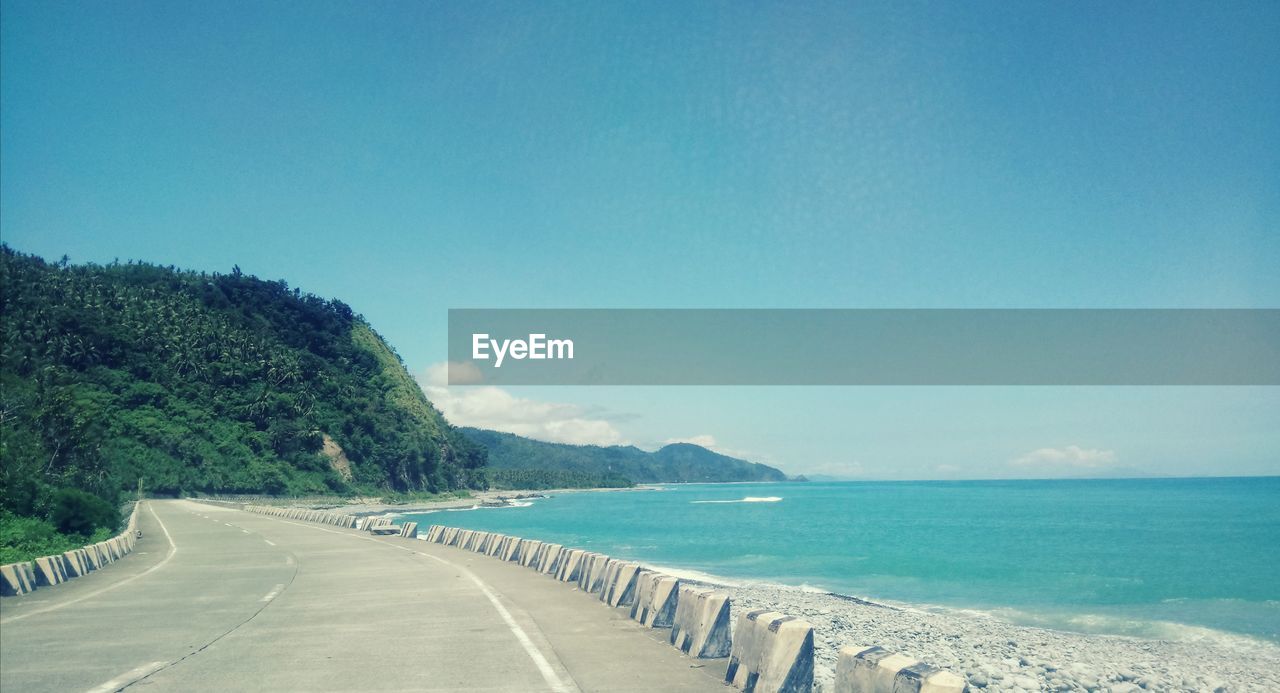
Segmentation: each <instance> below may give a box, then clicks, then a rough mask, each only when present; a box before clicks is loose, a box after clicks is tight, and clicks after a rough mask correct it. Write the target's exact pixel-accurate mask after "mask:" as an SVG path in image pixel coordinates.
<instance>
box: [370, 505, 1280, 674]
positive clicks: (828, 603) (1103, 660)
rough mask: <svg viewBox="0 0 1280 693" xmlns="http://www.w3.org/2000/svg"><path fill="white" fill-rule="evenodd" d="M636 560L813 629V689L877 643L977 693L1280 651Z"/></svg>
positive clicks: (1195, 669) (1243, 641) (1238, 639)
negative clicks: (850, 652)
mask: <svg viewBox="0 0 1280 693" xmlns="http://www.w3.org/2000/svg"><path fill="white" fill-rule="evenodd" d="M664 486H665V485H664ZM639 490H654V487H653V486H649V487H636V488H629V489H555V490H547V491H488V492H483V493H477V494H476V495H475V497H473V498H468V499H459V500H453V501H442V502H439V503H419V504H406V505H403V506H395V505H387V504H367V505H365V506H358V505H347V506H345V507H346V510H347V512H355V511H357V510H361V511H364V512H363V514H392V515H407V514H418V513H431V512H434V511H445V510H460V509H465V508H472V507H474V506H476V505H478V504H480V503H482V502H483V501H484V500H487V499H496V498H497V497H499V496H503V497H508V498H511V497H514V496H516V495H525V496H529V495H534V496H552V495H559V494H563V493H587V492H593V493H594V492H600V491H639ZM432 524H446V525H448V524H452V523H448V522H444V521H436V522H433V523H432ZM640 562H641V563H643V564H645V565H647V566H649V567H651V568H653V569H655V570H658V571H660V572H664V573H667V574H670V575H672V576H674V577H678V578H680V579H681V580H682V581H687V582H692V583H698V584H703V585H708V586H713V587H716V588H717V589H720V590H723V591H725V592H727V593H729V595H730V603H731V612H732V613H731V618H733V619H736V618H737V617H738V616H739V615H741V614H743V613H746V612H747V611H750V610H753V609H762V608H765V609H770V610H774V611H780V612H782V613H785V614H787V615H788V616H795V617H797V618H802V619H805V620H807V621H809V622H810V623H811V624H812V625H813V627H814V640H815V646H816V652H815V663H814V666H815V671H814V682H815V691H823V690H828V689H829V688H830V684H831V682H832V680H833V679H834V670H835V662H836V656H837V654H838V651H839V649H840V648H841V647H843V646H848V645H865V646H871V645H879V646H881V647H885V648H886V649H889V650H891V651H896V652H901V653H904V654H907V655H910V656H913V657H916V658H918V659H920V660H922V661H925V662H928V663H929V664H932V665H934V666H937V667H940V668H943V669H946V670H950V671H952V672H954V673H956V674H959V675H962V676H965V677H966V678H967V679H968V680H969V682H970V689H971V690H972V691H975V692H976V691H992V692H993V693H1017V692H1019V691H1098V692H1108V691H1110V692H1113V693H1136V692H1137V691H1142V690H1162V691H1163V690H1171V691H1196V692H1199V691H1212V692H1215V693H1216V692H1218V691H1223V692H1224V693H1225V692H1226V691H1260V692H1261V691H1275V690H1280V644H1277V643H1274V642H1271V641H1268V640H1263V639H1261V638H1257V637H1254V636H1249V635H1243V634H1236V633H1231V632H1228V631H1220V630H1215V629H1212V628H1208V627H1203V626H1193V625H1188V624H1175V625H1177V626H1180V627H1182V626H1185V627H1186V628H1187V629H1188V633H1189V634H1190V635H1189V637H1186V638H1179V639H1176V640H1161V639H1152V638H1147V637H1143V636H1137V635H1109V634H1104V633H1087V632H1077V631H1068V630H1058V629H1054V628H1052V627H1044V626H1036V625H1021V624H1018V623H1014V622H1012V621H1009V620H1005V619H1004V618H1002V617H1000V616H999V615H996V614H993V613H990V612H986V611H980V610H967V609H962V608H955V607H946V606H940V605H927V604H910V603H896V602H893V601H890V600H884V601H874V600H871V599H866V598H863V597H859V596H856V595H845V594H841V593H838V592H833V591H830V590H825V589H821V588H814V587H806V586H795V585H786V584H774V583H768V582H761V581H755V580H752V579H745V580H739V579H735V578H731V577H725V576H719V575H712V574H708V573H704V572H700V571H695V570H686V569H682V568H680V567H678V566H666V565H659V564H654V563H650V562H648V561H643V560H641V561H640ZM1170 623H1172V622H1170ZM1197 632H1198V633H1199V634H1197Z"/></svg>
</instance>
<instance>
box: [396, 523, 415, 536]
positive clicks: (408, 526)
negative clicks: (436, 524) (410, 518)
mask: <svg viewBox="0 0 1280 693" xmlns="http://www.w3.org/2000/svg"><path fill="white" fill-rule="evenodd" d="M400 536H402V537H404V538H406V539H417V538H418V523H417V522H406V523H404V524H403V525H400Z"/></svg>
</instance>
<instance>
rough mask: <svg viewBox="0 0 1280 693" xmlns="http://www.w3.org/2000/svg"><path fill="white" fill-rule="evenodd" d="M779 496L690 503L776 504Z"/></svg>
mask: <svg viewBox="0 0 1280 693" xmlns="http://www.w3.org/2000/svg"><path fill="white" fill-rule="evenodd" d="M780 500H782V497H781V496H747V497H746V498H739V499H738V500H696V501H689V502H690V503H777V502H778V501H780Z"/></svg>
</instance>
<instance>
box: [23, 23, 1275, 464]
mask: <svg viewBox="0 0 1280 693" xmlns="http://www.w3.org/2000/svg"><path fill="white" fill-rule="evenodd" d="M0 32H2V35H0V73H2V74H0V236H3V238H4V240H5V242H7V243H9V244H10V245H11V246H13V247H15V248H17V249H19V250H23V251H27V252H34V253H38V254H42V255H45V256H51V257H58V256H61V255H62V254H64V253H65V254H68V255H70V256H71V257H72V259H73V260H75V261H98V262H105V261H110V260H111V259H113V258H120V259H128V258H139V259H146V260H151V261H155V262H160V263H162V264H170V263H172V264H176V265H179V266H183V267H190V268H196V269H208V270H220V271H228V270H229V269H230V268H231V267H232V266H233V265H236V264H238V265H240V267H242V268H243V269H244V270H245V271H246V272H251V273H254V274H257V275H259V276H263V277H267V278H284V279H287V280H288V281H289V282H290V283H291V284H292V285H295V286H300V287H302V288H304V289H306V290H308V291H312V292H314V293H317V294H321V295H324V296H337V297H341V298H342V299H343V300H345V301H347V302H348V303H350V304H351V305H352V306H354V307H355V308H356V309H357V310H358V311H360V312H362V313H363V314H364V315H365V316H366V317H368V318H369V320H370V321H371V322H372V323H373V325H374V326H375V327H376V328H377V329H378V330H379V331H380V332H381V333H382V334H383V335H384V336H386V337H387V338H388V339H389V340H390V341H391V342H392V344H393V345H394V346H395V347H396V349H397V350H398V351H399V352H400V354H401V355H402V356H403V357H404V359H405V361H406V363H407V364H408V365H409V367H410V368H411V369H413V370H414V371H415V372H416V373H419V374H421V375H422V377H423V380H424V382H427V383H428V385H429V386H430V382H429V377H428V376H427V372H428V370H429V369H430V368H431V366H432V365H433V364H436V363H438V362H440V361H442V360H443V359H444V357H445V354H444V352H445V339H444V330H445V311H446V309H448V308H451V307H780V308H785V307H961V308H971V307H1100V308H1105V307H1277V306H1278V305H1280V279H1277V273H1276V272H1275V269H1274V268H1275V267H1280V234H1278V233H1277V231H1278V230H1280V47H1277V42H1275V41H1274V36H1276V35H1280V6H1277V5H1276V4H1275V3H1272V2H1259V3H1248V2H1232V3H1177V2H1136V3H1101V2H1099V3H1031V2H1027V3H958V2H956V3H924V4H912V3H903V2H894V3H871V2H866V3H863V2H860V3H831V4H824V3H811V4H804V5H799V4H795V3H785V4H784V3H778V4H765V3H696V4H687V6H677V5H676V4H675V3H671V4H668V5H667V6H663V5H657V4H638V3H637V4H623V3H565V4H561V3H539V4H537V5H536V6H535V5H533V4H530V3H509V4H485V3H453V4H443V3H427V2H420V3H407V2H405V3H394V2H384V3H333V4H325V3H319V2H306V3H285V2H273V3H247V2H245V3H238V2H225V3H212V4H204V5H194V4H175V3H158V2H118V3H78V4H71V3H37V2H4V3H3V12H2V15H0ZM1079 338H1081V339H1087V335H1080V336H1079ZM431 392H432V394H433V396H434V397H435V398H436V399H437V401H438V403H439V404H441V406H442V407H443V408H445V409H446V411H447V412H448V413H449V414H450V416H451V418H453V419H455V420H456V421H458V422H460V423H481V424H488V425H493V426H497V427H502V428H506V429H508V430H517V431H520V432H525V433H530V434H533V435H538V436H540V437H544V438H552V439H560V440H574V441H597V442H608V441H616V442H633V443H637V444H640V445H643V446H649V447H652V446H654V445H658V444H661V443H662V442H664V441H666V440H669V439H682V438H684V439H690V438H694V439H698V440H703V441H708V442H710V440H712V439H714V441H715V445H716V447H718V448H720V449H723V450H728V451H733V452H740V453H743V454H746V455H749V456H751V457H752V458H753V459H762V460H766V461H771V462H774V463H776V464H778V465H779V466H781V467H783V468H784V469H787V470H788V471H794V472H800V471H821V472H826V473H839V474H853V475H859V476H872V477H894V478H903V477H907V478H918V477H954V476H961V477H965V476H1036V475H1059V474H1063V475H1075V474H1115V473H1124V472H1126V471H1130V470H1131V471H1133V472H1135V473H1173V474H1192V473H1202V474H1208V473H1280V440H1277V435H1276V434H1275V432H1274V431H1275V430H1277V428H1280V427H1278V426H1277V425H1276V424H1277V422H1278V421H1280V394H1277V393H1276V392H1275V389H1274V388H1238V389H1230V388H1165V389H1159V388H1154V389H1143V388H1021V389H1016V388H1008V389H1006V388H972V389H962V388H952V389H947V388H914V389H912V388H863V389H858V388H705V389H691V388H610V389H604V388H593V389H588V388H521V389H511V390H508V391H494V390H484V389H474V388H473V389H460V388H454V389H452V390H447V391H446V390H441V389H440V388H438V387H433V389H432V390H431Z"/></svg>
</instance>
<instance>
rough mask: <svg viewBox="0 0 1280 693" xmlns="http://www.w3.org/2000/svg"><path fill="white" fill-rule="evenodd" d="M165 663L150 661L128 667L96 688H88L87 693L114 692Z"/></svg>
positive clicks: (148, 674)
mask: <svg viewBox="0 0 1280 693" xmlns="http://www.w3.org/2000/svg"><path fill="white" fill-rule="evenodd" d="M167 663H168V662H152V663H150V664H143V665H142V666H140V667H138V668H136V669H130V670H129V671H126V672H124V673H123V674H121V675H119V676H117V677H115V678H114V679H111V680H110V681H108V682H106V683H104V684H102V685H101V686H98V687H97V688H90V689H89V693H114V692H115V691H118V690H120V689H121V688H124V687H126V686H128V685H129V684H131V683H133V682H134V681H137V680H138V679H141V678H146V677H147V676H150V675H151V674H154V673H155V672H156V671H157V670H159V669H160V667H162V666H164V665H165V664H167Z"/></svg>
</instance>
